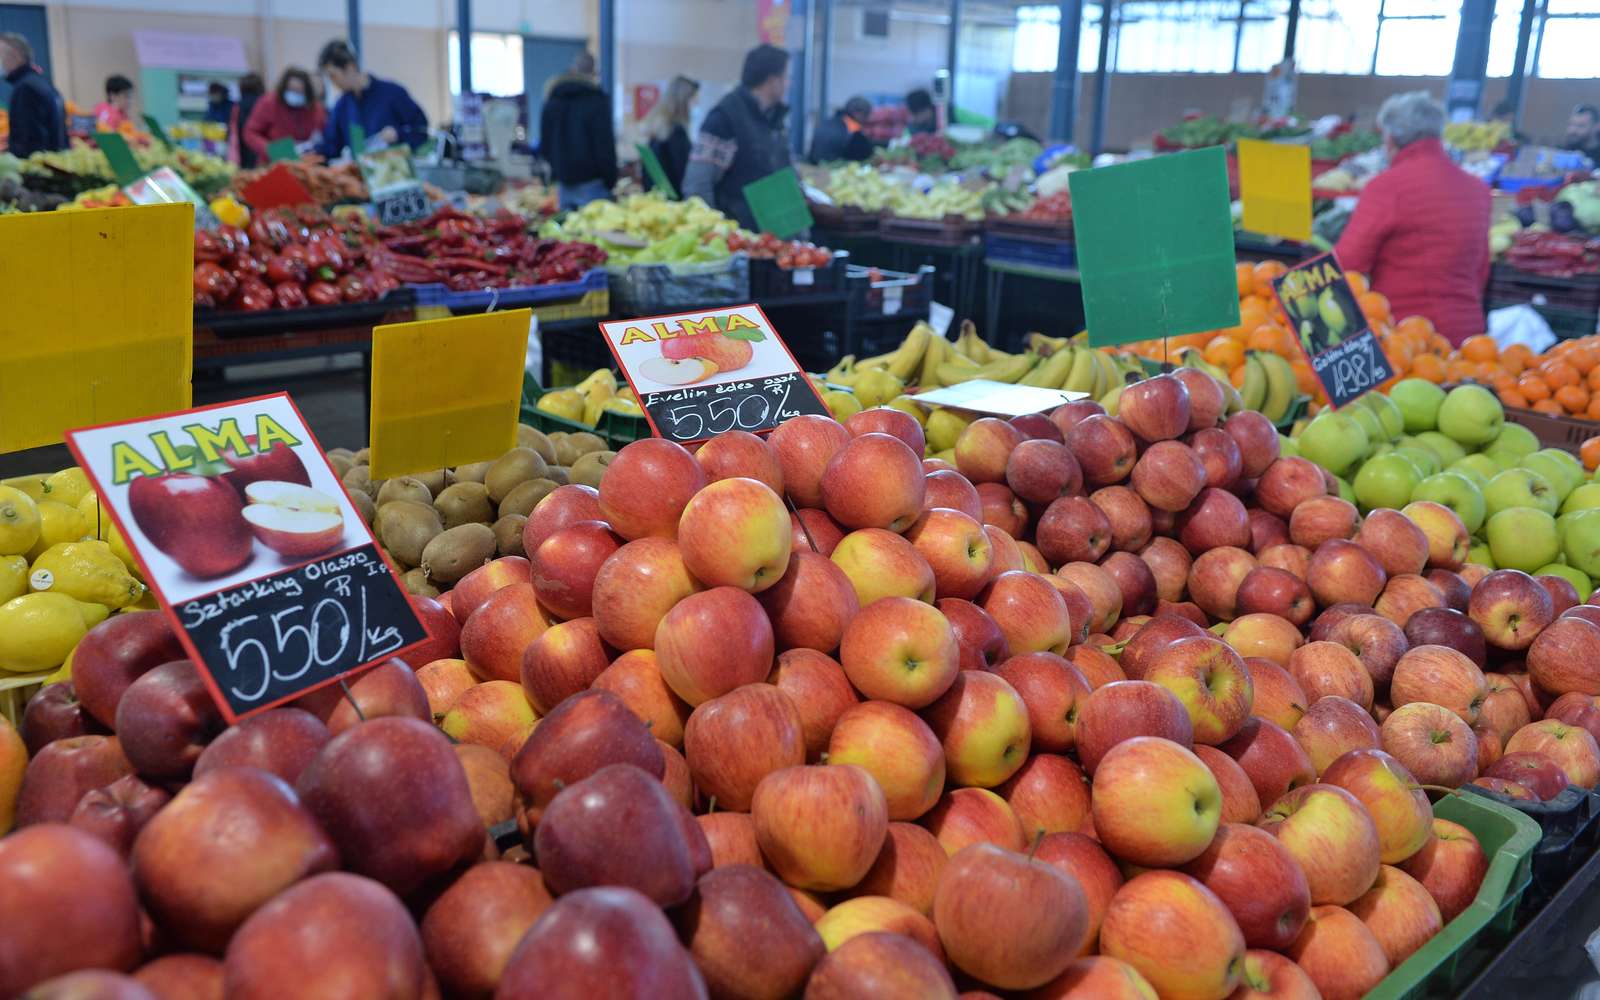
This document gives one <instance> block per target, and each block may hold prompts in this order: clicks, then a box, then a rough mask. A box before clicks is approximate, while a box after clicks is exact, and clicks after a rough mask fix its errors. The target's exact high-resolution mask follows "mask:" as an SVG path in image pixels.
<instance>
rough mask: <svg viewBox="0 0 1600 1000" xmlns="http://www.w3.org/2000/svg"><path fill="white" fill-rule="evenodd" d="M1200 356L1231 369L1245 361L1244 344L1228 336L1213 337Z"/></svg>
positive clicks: (1221, 366) (1220, 366) (1218, 365)
mask: <svg viewBox="0 0 1600 1000" xmlns="http://www.w3.org/2000/svg"><path fill="white" fill-rule="evenodd" d="M1200 356H1201V357H1203V358H1205V359H1206V361H1208V362H1210V363H1211V364H1214V365H1216V366H1217V367H1218V368H1227V369H1230V370H1231V369H1232V368H1233V366H1234V365H1237V364H1240V363H1242V362H1243V361H1244V345H1243V344H1241V343H1239V342H1238V341H1236V340H1230V339H1229V338H1227V337H1212V338H1211V340H1210V341H1209V342H1207V344H1206V346H1205V349H1204V350H1203V351H1201V352H1200Z"/></svg>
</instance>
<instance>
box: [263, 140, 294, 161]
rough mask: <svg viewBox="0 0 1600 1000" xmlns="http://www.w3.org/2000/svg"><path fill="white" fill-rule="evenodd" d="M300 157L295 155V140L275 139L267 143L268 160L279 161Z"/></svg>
mask: <svg viewBox="0 0 1600 1000" xmlns="http://www.w3.org/2000/svg"><path fill="white" fill-rule="evenodd" d="M294 159H298V157H296V156H295V155H294V140H293V139H289V138H283V139H274V140H272V141H271V142H269V143H267V162H268V163H279V162H281V161H283V160H294Z"/></svg>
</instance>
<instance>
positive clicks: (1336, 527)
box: [1289, 496, 1361, 551]
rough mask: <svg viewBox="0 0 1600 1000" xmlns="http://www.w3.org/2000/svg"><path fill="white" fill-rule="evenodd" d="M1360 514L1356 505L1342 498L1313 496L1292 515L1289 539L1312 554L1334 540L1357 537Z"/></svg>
mask: <svg viewBox="0 0 1600 1000" xmlns="http://www.w3.org/2000/svg"><path fill="white" fill-rule="evenodd" d="M1360 523H1361V513H1360V512H1359V511H1357V510H1356V505H1355V504H1353V503H1351V502H1350V501H1348V500H1344V499H1342V498H1340V497H1330V496H1320V497H1310V498H1309V499H1306V500H1303V501H1301V502H1300V503H1299V504H1297V505H1296V506H1295V508H1294V510H1293V511H1292V512H1290V514H1289V540H1290V541H1292V542H1293V543H1294V544H1296V545H1303V546H1305V547H1306V548H1308V549H1311V550H1312V551H1315V550H1316V548H1317V546H1319V545H1321V544H1322V543H1323V542H1326V541H1331V540H1332V539H1335V538H1339V539H1346V538H1353V537H1355V533H1356V526H1357V525H1358V524H1360Z"/></svg>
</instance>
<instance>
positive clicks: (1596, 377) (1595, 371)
mask: <svg viewBox="0 0 1600 1000" xmlns="http://www.w3.org/2000/svg"><path fill="white" fill-rule="evenodd" d="M1584 382H1585V383H1586V384H1587V385H1588V386H1589V389H1590V390H1591V391H1594V390H1600V366H1597V367H1594V368H1591V369H1589V374H1588V376H1586V377H1585V378H1584Z"/></svg>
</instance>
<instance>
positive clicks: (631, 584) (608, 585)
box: [551, 493, 700, 651]
mask: <svg viewBox="0 0 1600 1000" xmlns="http://www.w3.org/2000/svg"><path fill="white" fill-rule="evenodd" d="M554 495H555V494H553V493H552V494H551V496H554ZM699 590H700V583H699V582H698V581H697V580H695V579H694V577H692V576H690V575H689V570H688V567H687V566H685V565H684V559H683V553H682V551H681V550H680V549H679V547H678V543H677V542H675V541H672V540H671V539H666V538H644V539H640V540H638V541H633V542H629V543H628V544H626V545H624V546H622V547H621V548H620V549H618V550H617V551H616V552H614V553H612V554H611V556H610V558H608V559H607V560H606V561H605V562H604V563H602V564H601V566H600V569H599V572H597V573H596V574H595V578H594V588H593V601H592V603H593V606H594V620H595V626H596V627H597V628H598V629H599V630H600V637H601V638H602V639H604V640H605V642H606V644H607V645H609V646H611V647H612V648H614V649H620V650H623V651H627V650H630V649H651V648H654V646H655V643H656V632H657V629H658V627H659V626H660V624H661V621H662V619H663V618H665V617H666V615H667V612H669V611H671V610H672V609H673V608H674V607H675V606H677V604H678V602H680V601H682V600H683V599H684V598H686V597H688V596H689V595H691V594H694V593H696V592H697V591H699Z"/></svg>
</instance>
